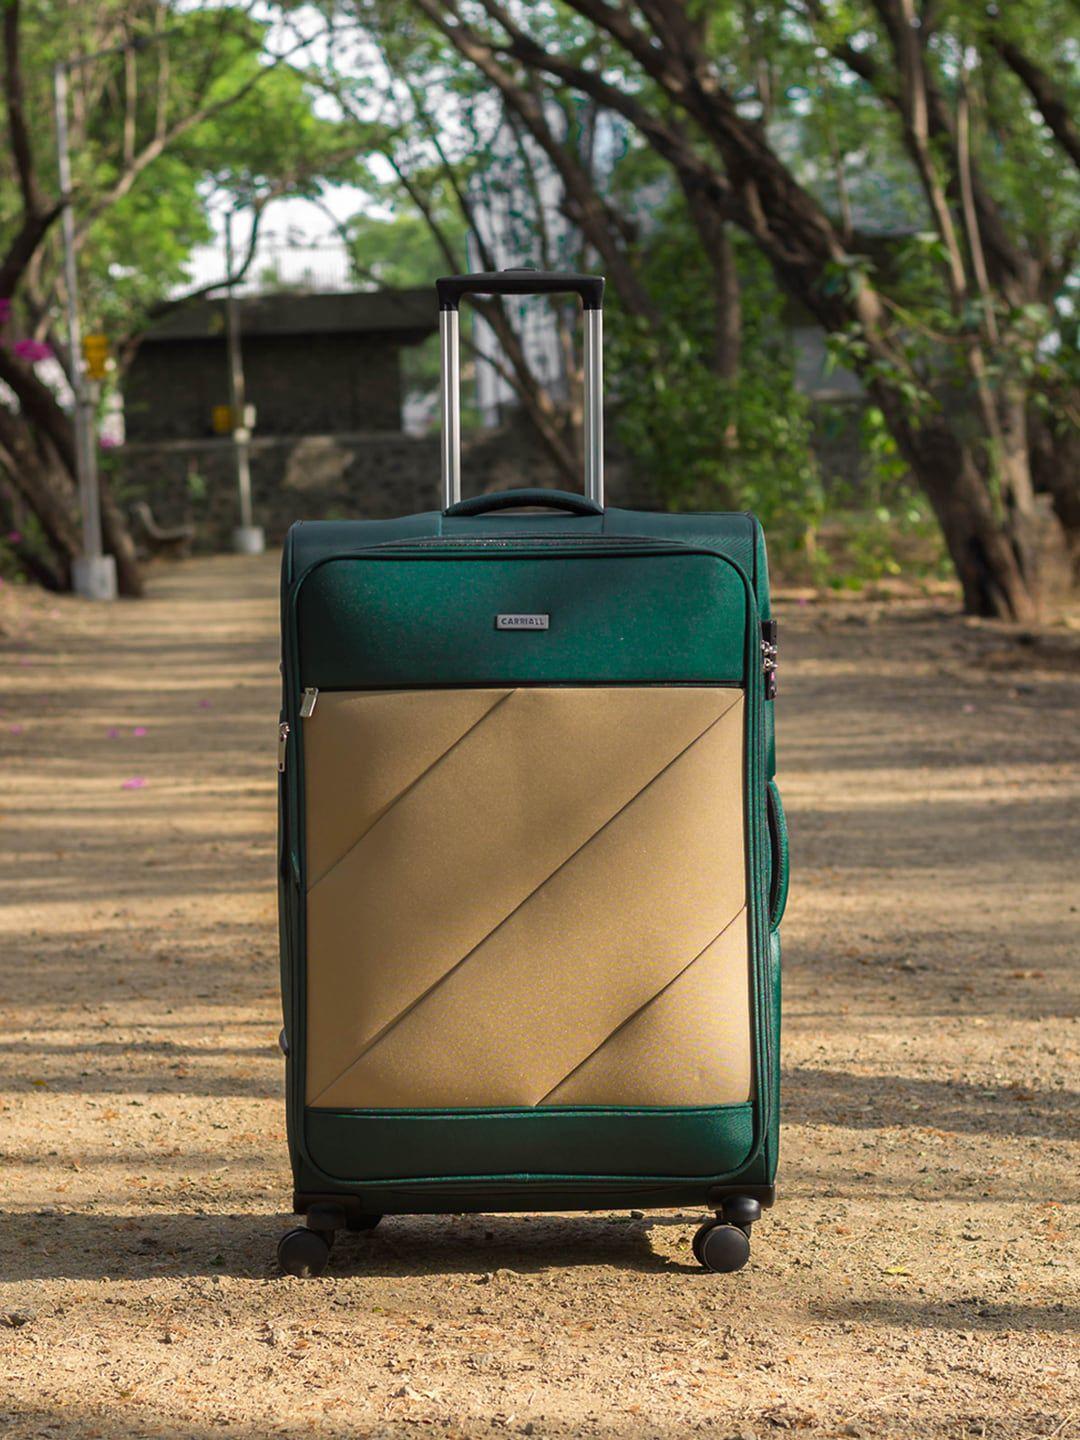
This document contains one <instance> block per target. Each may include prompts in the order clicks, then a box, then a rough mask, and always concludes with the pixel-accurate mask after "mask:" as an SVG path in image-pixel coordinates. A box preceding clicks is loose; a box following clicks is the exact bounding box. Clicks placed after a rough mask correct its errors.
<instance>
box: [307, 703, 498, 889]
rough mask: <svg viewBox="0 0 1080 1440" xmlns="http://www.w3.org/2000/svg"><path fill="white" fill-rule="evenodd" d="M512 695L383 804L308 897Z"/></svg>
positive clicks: (310, 884) (311, 882)
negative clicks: (395, 807)
mask: <svg viewBox="0 0 1080 1440" xmlns="http://www.w3.org/2000/svg"><path fill="white" fill-rule="evenodd" d="M485 693H486V692H485ZM514 693H515V692H514V691H513V690H505V691H502V692H500V694H499V695H498V698H497V699H496V700H494V701H493V702H492V703H491V704H490V705H489V706H488V708H487V709H486V710H485V711H484V712H483V714H482V715H480V716H478V718H477V719H476V720H474V721H473V723H472V724H471V725H469V726H468V727H467V728H466V729H465V730H463V731H462V732H461V734H460V735H459V736H458V737H457V739H456V740H453V741H451V743H450V744H449V745H447V746H446V748H445V749H444V750H443V751H442V752H441V753H440V754H438V755H436V756H435V758H434V760H432V761H431V762H430V763H429V764H427V765H425V766H424V768H423V769H422V770H421V771H419V773H418V774H416V775H414V776H413V778H412V779H411V780H410V781H408V783H407V784H405V785H403V786H402V787H401V789H400V790H398V792H397V793H396V794H395V795H394V796H393V797H392V798H391V799H390V800H388V801H387V802H386V804H384V805H383V806H382V808H381V809H380V810H379V811H378V812H377V813H376V814H375V815H374V816H372V817H370V818H369V820H368V823H367V824H366V826H365V827H364V829H363V830H362V831H361V832H360V834H359V835H357V836H356V837H355V838H354V839H353V841H352V844H351V845H349V846H348V848H347V849H346V850H344V851H343V852H342V853H341V854H340V855H339V856H338V857H337V859H336V860H335V861H334V863H333V864H332V865H330V866H328V867H327V868H326V869H325V870H324V871H323V872H322V874H321V875H319V876H317V877H316V878H315V879H314V880H311V879H309V881H308V894H309V895H310V894H311V892H312V891H313V890H314V889H315V887H316V886H317V885H318V884H320V883H321V882H322V881H323V880H325V879H326V878H327V877H328V876H329V875H331V874H333V872H334V871H335V870H336V869H337V867H338V866H339V865H340V864H342V863H343V862H344V861H345V860H347V859H348V858H349V856H350V855H351V854H352V852H353V851H354V850H355V849H356V847H357V845H359V844H360V843H361V841H363V840H365V839H366V838H367V836H368V835H369V834H370V833H371V831H372V830H374V829H375V827H376V825H378V824H379V822H380V821H381V820H384V819H385V818H386V816H387V815H388V814H389V813H390V811H391V810H393V808H394V806H395V805H397V804H399V803H400V802H401V801H402V800H404V799H405V797H406V795H408V794H409V792H410V791H411V790H413V789H414V788H415V787H416V786H417V785H419V784H420V783H421V781H422V780H425V779H426V778H427V776H428V775H430V774H431V772H432V771H433V770H434V769H435V767H436V766H437V765H441V764H442V762H443V761H444V760H445V759H446V758H447V756H448V755H450V754H451V753H452V752H453V751H454V750H455V749H456V748H457V747H458V746H459V745H461V744H462V743H463V742H464V741H466V740H467V739H468V738H469V736H470V735H471V734H472V733H473V731H474V730H476V729H477V728H478V727H479V726H481V725H483V723H484V721H485V720H487V718H488V717H489V716H490V715H491V714H492V713H493V712H494V711H496V710H497V709H498V708H499V706H500V705H503V704H505V702H506V701H507V700H509V699H510V697H511V696H512V695H513V694H514Z"/></svg>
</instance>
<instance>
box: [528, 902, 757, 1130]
mask: <svg viewBox="0 0 1080 1440" xmlns="http://www.w3.org/2000/svg"><path fill="white" fill-rule="evenodd" d="M745 914H746V909H745V906H744V907H743V908H742V909H740V910H739V911H738V913H737V914H735V915H733V916H732V917H731V919H730V920H729V921H728V922H727V924H726V925H725V926H724V927H723V928H722V929H720V930H718V931H717V932H716V934H715V935H714V936H713V937H712V939H711V940H710V941H709V943H708V944H707V945H703V946H702V948H701V949H700V950H699V951H698V953H697V954H696V955H695V956H694V957H693V959H692V960H688V961H687V962H686V964H685V965H684V966H683V967H682V969H681V970H680V971H679V972H678V974H676V975H673V976H672V977H671V979H670V980H669V981H668V982H667V983H666V984H665V985H661V987H660V989H659V990H657V991H655V992H654V993H653V994H652V995H650V996H649V998H648V999H647V1000H645V1001H643V1002H642V1003H641V1004H640V1005H639V1006H638V1007H637V1009H636V1010H632V1011H631V1012H630V1014H629V1015H627V1016H626V1017H625V1019H623V1020H620V1021H619V1023H618V1025H616V1026H615V1028H614V1030H611V1031H610V1032H609V1033H608V1034H607V1035H605V1036H604V1038H603V1040H601V1041H600V1043H599V1045H596V1046H595V1047H594V1048H593V1049H592V1050H590V1051H589V1053H588V1054H587V1055H586V1056H585V1057H584V1058H583V1059H581V1060H579V1061H578V1062H577V1064H576V1065H575V1066H574V1067H573V1068H572V1069H570V1070H568V1071H567V1072H566V1074H565V1075H564V1076H563V1077H562V1078H561V1079H560V1080H557V1081H556V1083H555V1084H554V1085H552V1087H551V1089H550V1090H549V1091H548V1092H547V1094H546V1095H541V1096H540V1099H539V1100H537V1102H536V1103H537V1105H547V1104H550V1102H551V1097H552V1095H554V1094H555V1092H556V1090H561V1089H562V1088H563V1087H564V1086H565V1085H568V1084H569V1082H570V1081H571V1080H572V1079H573V1078H574V1076H575V1075H578V1074H579V1073H580V1072H581V1071H582V1070H583V1069H584V1068H585V1066H587V1065H589V1064H591V1063H592V1062H593V1061H595V1060H596V1058H597V1056H598V1055H599V1054H600V1051H601V1050H603V1049H604V1048H605V1046H612V1045H615V1044H616V1043H617V1042H618V1040H619V1037H620V1036H621V1035H622V1034H623V1032H624V1031H625V1030H626V1029H627V1028H628V1027H629V1026H631V1025H633V1024H634V1023H635V1021H638V1020H640V1018H641V1017H642V1015H643V1014H644V1013H645V1011H646V1010H648V1008H649V1007H650V1005H656V1004H657V1003H658V1001H660V1000H661V999H662V997H663V996H665V995H667V994H668V992H669V991H670V990H671V988H672V986H674V985H677V984H678V983H679V981H680V980H681V979H682V978H683V976H684V975H685V974H686V972H687V971H688V970H689V969H691V967H692V966H694V965H696V964H697V963H698V962H699V961H700V960H702V959H704V957H705V956H706V955H707V954H708V953H709V952H710V951H711V950H712V949H714V947H715V945H716V943H717V941H718V940H720V939H721V938H722V937H723V936H724V935H725V934H726V933H727V931H728V930H729V929H730V928H731V926H732V925H734V924H736V923H737V921H738V920H739V919H740V918H741V917H743V916H744V915H745ZM743 953H744V954H745V951H744V952H743Z"/></svg>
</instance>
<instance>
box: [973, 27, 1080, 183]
mask: <svg viewBox="0 0 1080 1440" xmlns="http://www.w3.org/2000/svg"><path fill="white" fill-rule="evenodd" d="M990 44H991V45H992V46H993V48H994V49H995V50H996V51H997V53H998V55H1000V56H1001V58H1002V60H1004V62H1005V64H1006V65H1007V66H1008V67H1009V69H1010V70H1011V71H1012V72H1013V74H1014V75H1015V76H1016V78H1017V79H1018V80H1019V81H1020V83H1021V84H1022V85H1023V86H1024V87H1025V88H1026V90H1027V92H1028V94H1029V95H1030V96H1031V98H1032V100H1034V102H1035V108H1036V109H1037V110H1038V112H1039V114H1040V115H1041V116H1042V118H1043V120H1044V121H1045V122H1046V127H1047V129H1048V130H1049V131H1050V133H1051V134H1052V135H1053V136H1054V139H1055V140H1056V141H1057V142H1058V144H1059V145H1060V146H1061V148H1062V149H1063V150H1064V151H1065V153H1066V155H1068V157H1069V159H1070V160H1071V161H1072V162H1073V164H1074V165H1075V166H1076V167H1077V169H1080V129H1078V128H1077V126H1076V122H1075V121H1074V120H1073V116H1072V111H1071V109H1070V107H1069V104H1068V102H1067V101H1066V100H1065V98H1064V97H1063V96H1062V94H1061V93H1060V91H1059V90H1058V88H1057V86H1056V85H1055V83H1054V80H1053V78H1052V77H1051V76H1050V75H1048V74H1047V72H1046V71H1045V70H1043V69H1042V67H1041V66H1039V65H1037V64H1036V63H1035V61H1034V60H1032V59H1031V57H1030V56H1028V55H1025V54H1024V52H1023V51H1022V50H1021V49H1020V47H1019V45H1016V44H1014V43H1013V41H1011V40H1006V39H1005V37H1004V36H1003V35H1000V34H998V33H997V32H996V31H994V30H992V31H991V32H990Z"/></svg>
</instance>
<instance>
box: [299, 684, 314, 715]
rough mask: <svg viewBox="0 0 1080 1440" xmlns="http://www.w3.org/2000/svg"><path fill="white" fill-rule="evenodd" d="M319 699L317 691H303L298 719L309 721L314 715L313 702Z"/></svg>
mask: <svg viewBox="0 0 1080 1440" xmlns="http://www.w3.org/2000/svg"><path fill="white" fill-rule="evenodd" d="M318 698H319V692H318V690H316V689H314V688H312V689H310V690H305V691H304V693H303V695H302V696H301V697H300V719H301V720H310V719H311V717H312V715H314V713H315V702H316V700H318Z"/></svg>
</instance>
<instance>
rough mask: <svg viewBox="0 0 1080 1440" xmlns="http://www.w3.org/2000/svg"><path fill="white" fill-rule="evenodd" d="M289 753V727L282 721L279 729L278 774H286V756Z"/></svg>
mask: <svg viewBox="0 0 1080 1440" xmlns="http://www.w3.org/2000/svg"><path fill="white" fill-rule="evenodd" d="M288 753H289V726H288V722H287V721H285V720H282V722H281V724H280V725H279V726H278V727H277V768H278V774H279V775H284V774H285V756H286V755H287V754H288Z"/></svg>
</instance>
